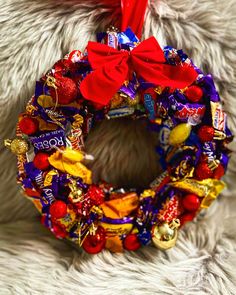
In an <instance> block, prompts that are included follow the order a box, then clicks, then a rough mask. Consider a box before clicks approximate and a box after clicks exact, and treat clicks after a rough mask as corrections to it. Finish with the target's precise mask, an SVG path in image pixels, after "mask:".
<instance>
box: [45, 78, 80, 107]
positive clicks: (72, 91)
mask: <svg viewBox="0 0 236 295" xmlns="http://www.w3.org/2000/svg"><path fill="white" fill-rule="evenodd" d="M55 79H56V87H57V89H54V88H53V87H50V95H51V96H52V98H53V99H54V100H55V101H57V99H58V103H59V104H69V103H71V102H72V101H74V100H75V99H76V97H77V94H78V89H77V85H76V83H75V82H74V81H73V80H72V79H70V78H68V77H63V76H59V75H58V76H56V78H55Z"/></svg>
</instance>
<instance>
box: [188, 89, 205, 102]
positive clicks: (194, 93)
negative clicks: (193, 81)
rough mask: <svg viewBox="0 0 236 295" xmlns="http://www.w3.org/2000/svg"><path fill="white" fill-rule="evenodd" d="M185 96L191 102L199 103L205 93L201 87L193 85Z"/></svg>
mask: <svg viewBox="0 0 236 295" xmlns="http://www.w3.org/2000/svg"><path fill="white" fill-rule="evenodd" d="M184 94H185V95H186V96H187V98H188V100H189V101H191V102H198V101H199V100H200V99H201V98H202V96H203V91H202V88H201V87H199V86H197V85H192V86H190V87H188V88H187V89H186V91H185V93H184Z"/></svg>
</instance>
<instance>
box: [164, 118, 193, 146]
mask: <svg viewBox="0 0 236 295" xmlns="http://www.w3.org/2000/svg"><path fill="white" fill-rule="evenodd" d="M191 129H192V126H191V125H190V124H188V123H181V124H179V125H177V126H175V127H174V128H173V129H172V130H171V132H170V136H169V144H170V145H178V144H181V143H183V142H185V140H186V139H187V138H188V137H189V135H190V133H191Z"/></svg>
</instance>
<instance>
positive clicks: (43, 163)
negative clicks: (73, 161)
mask: <svg viewBox="0 0 236 295" xmlns="http://www.w3.org/2000/svg"><path fill="white" fill-rule="evenodd" d="M48 157H49V155H48V154H47V153H43V152H39V153H37V154H36V155H35V157H34V160H33V163H34V166H35V167H36V168H37V169H40V170H43V171H44V170H47V169H48V167H49V166H50V163H49V161H48Z"/></svg>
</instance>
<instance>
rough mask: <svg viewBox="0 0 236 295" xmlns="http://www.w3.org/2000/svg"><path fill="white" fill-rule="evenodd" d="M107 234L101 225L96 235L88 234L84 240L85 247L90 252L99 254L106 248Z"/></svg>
mask: <svg viewBox="0 0 236 295" xmlns="http://www.w3.org/2000/svg"><path fill="white" fill-rule="evenodd" d="M105 244H106V234H105V230H104V228H103V227H101V226H99V227H98V229H97V230H96V233H95V235H90V234H89V235H87V237H86V238H85V240H84V242H83V245H82V247H83V249H84V250H85V251H86V252H87V253H89V254H97V253H99V252H101V251H102V250H103V249H104V248H105Z"/></svg>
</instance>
